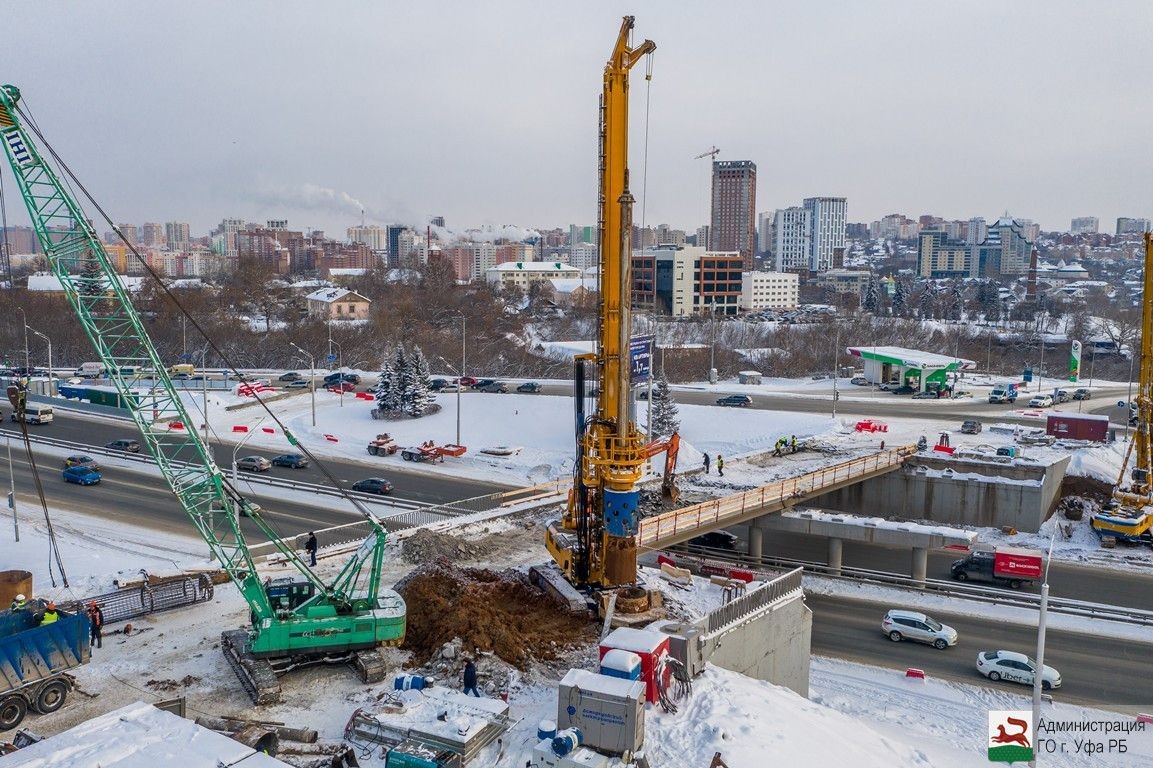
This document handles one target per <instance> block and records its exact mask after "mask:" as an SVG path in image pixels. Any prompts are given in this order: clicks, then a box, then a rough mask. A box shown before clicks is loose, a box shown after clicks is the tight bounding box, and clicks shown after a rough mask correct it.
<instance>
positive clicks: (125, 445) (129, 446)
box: [104, 440, 140, 453]
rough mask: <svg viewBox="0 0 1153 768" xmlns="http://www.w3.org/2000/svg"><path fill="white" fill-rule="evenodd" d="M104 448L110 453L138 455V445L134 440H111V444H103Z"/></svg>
mask: <svg viewBox="0 0 1153 768" xmlns="http://www.w3.org/2000/svg"><path fill="white" fill-rule="evenodd" d="M104 447H105V448H107V449H109V450H111V451H125V452H126V453H140V443H139V442H138V441H136V440H113V441H112V442H111V443H105V444H104Z"/></svg>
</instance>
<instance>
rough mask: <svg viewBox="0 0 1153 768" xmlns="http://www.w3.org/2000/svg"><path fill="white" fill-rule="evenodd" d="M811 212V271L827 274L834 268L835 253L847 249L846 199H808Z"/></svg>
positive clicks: (806, 207)
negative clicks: (826, 272)
mask: <svg viewBox="0 0 1153 768" xmlns="http://www.w3.org/2000/svg"><path fill="white" fill-rule="evenodd" d="M804 207H805V210H807V211H808V212H809V227H810V234H809V270H810V271H812V272H825V271H827V270H829V269H832V268H833V261H834V258H833V256H834V252H835V251H836V250H837V249H838V248H840V249H843V248H844V247H845V198H843V197H807V198H805V200H804Z"/></svg>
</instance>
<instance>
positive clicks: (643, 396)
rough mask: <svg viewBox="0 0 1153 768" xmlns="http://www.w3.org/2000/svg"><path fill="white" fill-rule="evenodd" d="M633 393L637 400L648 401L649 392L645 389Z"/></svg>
mask: <svg viewBox="0 0 1153 768" xmlns="http://www.w3.org/2000/svg"><path fill="white" fill-rule="evenodd" d="M633 391H634V392H636V393H637V400H648V399H649V391H648V390H647V389H636V390H633Z"/></svg>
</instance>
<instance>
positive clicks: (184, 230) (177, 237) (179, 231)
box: [164, 221, 192, 251]
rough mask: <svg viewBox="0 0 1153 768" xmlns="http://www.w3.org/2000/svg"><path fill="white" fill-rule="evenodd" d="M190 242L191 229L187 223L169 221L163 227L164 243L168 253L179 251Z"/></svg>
mask: <svg viewBox="0 0 1153 768" xmlns="http://www.w3.org/2000/svg"><path fill="white" fill-rule="evenodd" d="M191 242H192V227H190V226H189V225H188V223H187V222H183V221H170V222H168V223H166V224H165V225H164V243H165V245H167V246H168V250H170V251H181V250H184V249H185V248H187V247H188V244H189V243H191Z"/></svg>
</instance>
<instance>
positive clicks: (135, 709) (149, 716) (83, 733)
mask: <svg viewBox="0 0 1153 768" xmlns="http://www.w3.org/2000/svg"><path fill="white" fill-rule="evenodd" d="M237 764H240V765H243V766H244V768H285V767H286V766H287V765H288V763H283V762H281V761H280V760H277V759H276V758H274V757H269V756H268V755H265V754H263V753H260V752H256V751H254V750H253V749H252V748H251V747H246V746H244V745H243V744H241V743H240V742H239V741H233V740H232V739H230V738H228V737H227V736H223V735H221V734H219V733H216V732H215V731H210V730H208V729H207V728H201V727H200V726H199V725H197V724H196V723H194V722H192V721H191V720H185V719H184V718H183V717H179V716H177V715H174V714H172V713H171V712H165V711H163V710H160V709H157V708H156V707H154V706H152V705H151V704H144V703H142V702H136V703H135V704H129V705H128V706H126V707H121V708H120V709H115V710H113V711H111V712H108V713H106V714H103V715H100V716H99V717H94V718H92V719H91V720H87V721H85V722H83V723H81V724H80V725H77V726H76V727H75V728H69V729H68V730H67V731H64V732H63V733H58V734H56V735H55V736H52V737H50V738H47V739H44V741H39V742H37V743H35V744H32V745H30V746H27V747H24V749H21V750H19V751H17V752H14V753H12V754H11V755H9V756H8V757H6V758H4V768H16V766H27V767H28V768H32V767H33V766H34V767H35V768H71V767H72V766H80V765H98V766H100V767H101V768H157V766H162V765H179V766H180V768H219V766H221V765H237Z"/></svg>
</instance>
